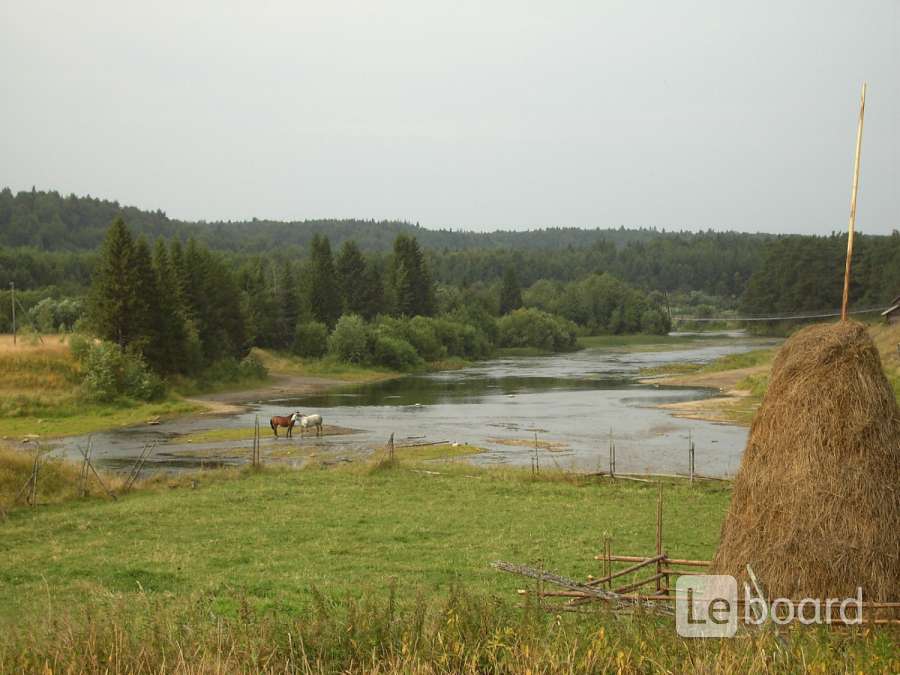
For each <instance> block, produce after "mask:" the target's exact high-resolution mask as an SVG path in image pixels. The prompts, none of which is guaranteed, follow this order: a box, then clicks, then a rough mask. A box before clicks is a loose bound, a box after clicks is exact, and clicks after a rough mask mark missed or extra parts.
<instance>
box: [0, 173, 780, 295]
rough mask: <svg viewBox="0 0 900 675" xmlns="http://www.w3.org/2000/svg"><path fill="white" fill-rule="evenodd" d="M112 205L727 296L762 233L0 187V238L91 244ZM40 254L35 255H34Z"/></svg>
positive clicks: (241, 243)
mask: <svg viewBox="0 0 900 675" xmlns="http://www.w3.org/2000/svg"><path fill="white" fill-rule="evenodd" d="M119 215H121V216H122V217H123V218H124V220H125V222H126V223H128V225H129V227H130V228H131V229H132V230H133V231H134V232H135V233H136V234H143V235H146V236H147V237H148V238H150V239H155V238H157V237H165V238H173V237H174V238H179V239H187V238H189V237H193V238H195V239H197V240H198V241H199V242H201V243H203V244H205V245H207V246H209V247H210V248H213V249H218V250H222V251H226V252H233V253H235V254H240V255H247V254H256V253H275V254H278V255H287V256H302V255H305V253H306V250H307V248H308V246H309V243H310V241H311V240H312V238H313V236H314V235H315V234H317V233H323V234H326V235H327V236H328V237H329V239H330V240H331V244H332V246H334V247H335V248H337V247H339V246H340V245H341V244H342V243H343V242H344V241H346V240H350V239H352V240H354V241H355V242H356V243H357V244H358V245H359V247H360V248H361V249H362V250H363V251H365V252H368V253H375V254H380V253H386V252H388V251H390V249H391V247H392V246H393V242H394V239H395V238H396V237H397V235H398V234H409V235H413V236H415V237H416V238H417V239H418V241H419V242H420V244H421V245H422V247H423V249H425V250H426V251H428V253H429V258H430V262H431V265H432V269H433V270H434V274H435V278H436V280H437V281H439V282H443V283H453V284H465V283H472V282H477V281H491V280H493V279H498V278H499V277H500V276H501V275H502V272H503V270H504V269H505V268H506V267H508V266H510V265H514V266H516V267H517V269H518V270H519V273H520V276H521V279H522V281H523V282H524V283H532V282H534V281H536V280H538V279H558V280H563V281H568V280H574V279H578V278H580V277H582V276H584V275H585V274H589V273H593V272H604V271H609V272H612V273H613V274H615V275H617V276H619V277H620V278H622V279H624V280H626V281H628V282H630V283H633V284H636V285H638V286H641V287H645V288H656V289H667V290H702V291H705V292H708V293H712V294H716V295H723V296H736V295H739V294H740V293H742V292H743V289H744V287H745V285H746V283H747V280H748V279H749V278H750V275H751V274H752V272H753V270H754V269H755V268H756V266H757V264H758V262H759V259H760V254H761V250H762V247H763V246H764V245H765V243H766V242H767V241H768V240H770V239H771V238H772V237H771V236H770V235H761V234H742V233H733V232H727V233H721V232H702V233H691V232H665V231H659V230H656V229H652V228H640V229H626V228H623V227H620V228H616V229H579V228H574V227H572V228H546V229H540V230H529V231H498V232H483V233H482V232H466V231H459V230H447V229H444V230H431V229H426V228H423V227H419V226H418V225H414V224H411V223H405V222H398V221H374V220H307V221H301V222H279V221H269V220H252V221H247V222H213V223H206V222H185V221H179V220H174V219H171V218H169V217H168V216H167V215H166V214H165V213H164V212H163V211H142V210H140V209H137V208H134V207H130V206H122V205H121V204H119V203H118V202H114V201H108V200H102V199H95V198H92V197H77V196H74V195H69V196H62V195H60V194H59V193H57V192H53V191H49V192H45V191H40V190H31V191H23V192H19V193H17V194H13V193H12V191H10V190H9V189H8V188H7V189H4V190H2V191H0V246H6V247H17V248H19V247H28V248H30V249H34V250H35V253H34V254H33V255H37V252H42V251H46V252H63V251H88V250H94V249H96V248H97V247H98V246H99V244H100V242H101V241H102V240H103V237H104V235H105V233H106V228H107V227H108V226H109V223H110V222H112V220H113V218H115V217H116V216H119ZM37 257H40V256H37Z"/></svg>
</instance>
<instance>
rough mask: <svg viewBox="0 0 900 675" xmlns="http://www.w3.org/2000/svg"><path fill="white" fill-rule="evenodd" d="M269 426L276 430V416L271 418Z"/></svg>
mask: <svg viewBox="0 0 900 675" xmlns="http://www.w3.org/2000/svg"><path fill="white" fill-rule="evenodd" d="M269 426H270V427H272V431H275V418H274V417H270V418H269Z"/></svg>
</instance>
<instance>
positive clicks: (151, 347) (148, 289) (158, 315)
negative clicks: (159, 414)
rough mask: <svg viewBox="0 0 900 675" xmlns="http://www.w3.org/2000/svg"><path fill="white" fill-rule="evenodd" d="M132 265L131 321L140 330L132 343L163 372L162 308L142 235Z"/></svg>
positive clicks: (155, 367) (150, 260) (151, 264)
mask: <svg viewBox="0 0 900 675" xmlns="http://www.w3.org/2000/svg"><path fill="white" fill-rule="evenodd" d="M132 267H133V272H134V292H135V303H134V309H133V312H134V322H135V328H136V330H137V331H139V337H137V338H136V339H135V340H134V341H133V343H132V344H133V345H135V346H136V347H137V348H138V350H139V351H140V352H141V353H142V354H143V355H144V357H145V358H146V359H147V362H148V363H149V364H150V366H151V367H152V368H153V369H154V370H156V371H158V372H162V371H163V370H165V354H163V349H162V333H161V331H160V328H161V325H160V324H161V322H162V312H161V309H160V301H159V288H158V286H157V284H156V271H155V270H154V269H153V261H152V259H151V257H150V245H149V244H148V243H147V239H146V238H145V237H144V236H143V235H141V236H140V237H138V240H137V242H136V243H135V245H134V252H133V256H132Z"/></svg>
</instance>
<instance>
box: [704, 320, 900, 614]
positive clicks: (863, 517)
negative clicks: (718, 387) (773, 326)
mask: <svg viewBox="0 0 900 675" xmlns="http://www.w3.org/2000/svg"><path fill="white" fill-rule="evenodd" d="M747 563H750V564H751V566H752V567H753V570H754V572H755V573H756V575H757V577H758V578H759V579H760V581H761V582H762V584H763V586H764V588H765V590H766V594H767V595H768V596H769V597H770V598H771V597H788V598H804V597H812V598H829V597H849V596H852V595H855V592H856V587H857V586H861V587H862V588H863V594H864V597H865V599H866V600H882V601H885V600H888V601H896V600H900V410H898V408H897V402H896V400H895V398H894V394H893V392H892V390H891V387H890V385H889V384H888V382H887V379H886V378H885V376H884V371H883V370H882V368H881V360H880V358H879V356H878V351H877V350H876V349H875V345H874V344H873V342H872V340H871V338H870V337H869V335H868V333H867V332H866V330H865V328H864V327H863V326H862V325H861V324H859V323H856V322H850V321H847V322H842V323H838V324H832V325H820V326H811V327H809V328H806V329H804V330H802V331H800V332H799V333H797V334H796V335H795V336H793V337H792V338H790V339H789V340H788V341H786V342H785V343H784V346H783V347H782V348H781V351H780V352H779V353H778V356H777V357H776V358H775V362H774V364H773V367H772V375H771V380H770V383H769V389H768V392H767V393H766V396H765V398H764V399H763V402H762V405H761V406H760V409H759V411H758V412H757V413H756V417H755V418H754V420H753V425H752V427H751V428H750V437H749V439H748V441H747V448H746V450H745V451H744V457H743V460H742V461H741V467H740V470H739V471H738V474H737V476H736V478H735V481H734V494H733V498H732V502H731V508H730V509H729V512H728V516H727V517H726V519H725V523H724V525H723V526H722V538H721V541H720V543H719V549H718V551H717V552H716V555H715V558H714V559H713V564H712V568H713V570H714V572H716V573H719V574H731V575H734V576H736V577H738V578H739V579H746V572H745V565H746V564H747Z"/></svg>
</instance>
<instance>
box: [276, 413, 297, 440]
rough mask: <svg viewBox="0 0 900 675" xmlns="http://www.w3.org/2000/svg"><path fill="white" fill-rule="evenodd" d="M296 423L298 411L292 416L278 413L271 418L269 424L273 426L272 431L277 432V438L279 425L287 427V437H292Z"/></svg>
mask: <svg viewBox="0 0 900 675" xmlns="http://www.w3.org/2000/svg"><path fill="white" fill-rule="evenodd" d="M296 423H297V413H294V414H293V415H291V416H290V417H283V416H281V415H276V416H275V417H273V418H272V419H270V420H269V426H270V427H272V432H273V433H274V434H275V438H278V427H287V437H288V438H290V437H291V433H292V432H293V431H294V425H295V424H296Z"/></svg>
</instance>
